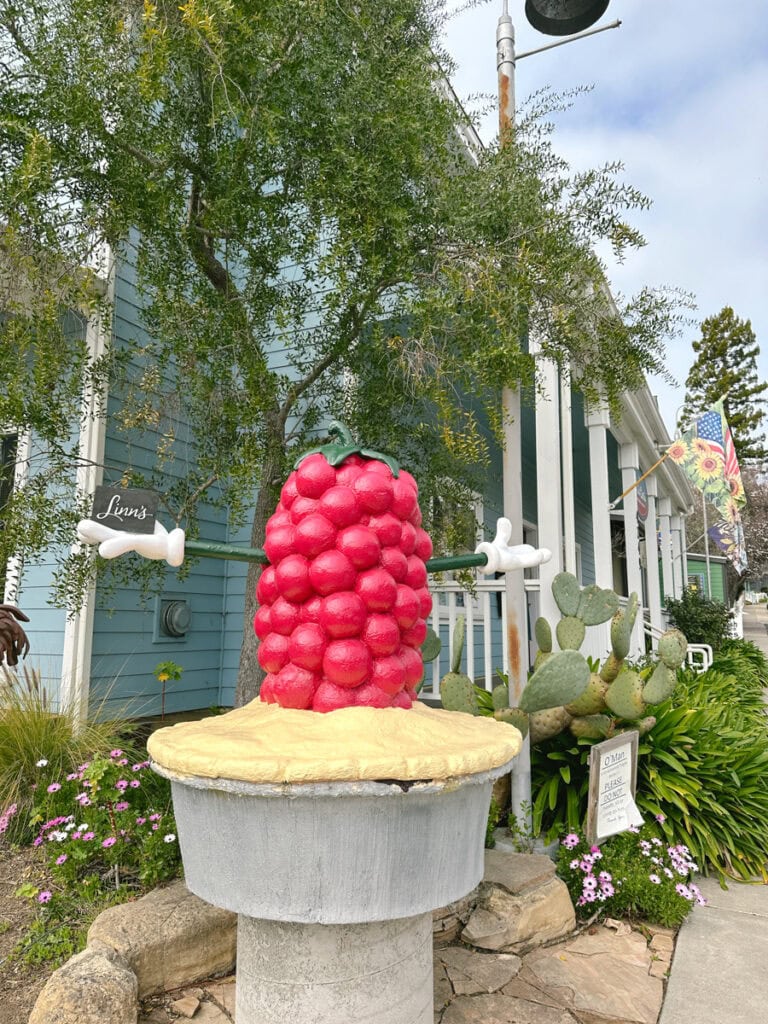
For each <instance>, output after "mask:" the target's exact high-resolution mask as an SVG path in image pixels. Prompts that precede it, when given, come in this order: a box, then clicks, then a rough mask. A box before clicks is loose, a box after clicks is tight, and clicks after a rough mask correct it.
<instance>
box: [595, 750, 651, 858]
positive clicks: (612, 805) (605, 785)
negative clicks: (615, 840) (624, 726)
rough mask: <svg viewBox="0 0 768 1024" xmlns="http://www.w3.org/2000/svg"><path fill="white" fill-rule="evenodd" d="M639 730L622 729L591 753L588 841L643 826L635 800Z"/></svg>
mask: <svg viewBox="0 0 768 1024" xmlns="http://www.w3.org/2000/svg"><path fill="white" fill-rule="evenodd" d="M639 740H640V733H639V732H637V730H633V731H631V732H623V733H621V735H619V736H614V737H613V738H612V739H610V740H605V741H604V742H603V743H595V745H594V746H593V747H592V749H591V751H590V755H589V801H588V805H587V840H588V842H590V843H600V842H602V840H603V839H607V838H608V836H613V835H616V833H617V832H625V831H626V830H627V829H628V828H629V827H630V825H638V826H639V825H642V824H643V816H642V815H641V814H640V811H639V810H638V809H637V804H636V803H635V789H636V787H637V747H638V742H639Z"/></svg>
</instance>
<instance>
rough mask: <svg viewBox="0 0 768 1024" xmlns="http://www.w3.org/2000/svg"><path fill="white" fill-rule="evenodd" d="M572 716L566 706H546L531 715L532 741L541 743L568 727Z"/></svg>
mask: <svg viewBox="0 0 768 1024" xmlns="http://www.w3.org/2000/svg"><path fill="white" fill-rule="evenodd" d="M570 721H571V716H570V715H569V714H568V712H567V711H566V710H565V708H562V707H559V708H545V709H544V710H542V711H535V712H534V713H533V714H532V715H530V728H531V743H541V742H542V741H543V740H550V739H552V737H553V736H557V735H558V733H561V732H562V731H563V729H567V728H568V724H569V722H570Z"/></svg>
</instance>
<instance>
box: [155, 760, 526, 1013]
mask: <svg viewBox="0 0 768 1024" xmlns="http://www.w3.org/2000/svg"><path fill="white" fill-rule="evenodd" d="M511 765H512V761H506V762H505V763H503V764H500V765H499V766H498V767H496V768H493V769H491V770H489V771H483V772H475V773H471V774H467V775H462V776H460V777H457V778H449V779H444V780H432V781H403V782H395V781H392V780H382V781H380V782H373V781H360V782H331V783H329V782H315V783H296V784H293V783H291V784H282V785H280V784H272V783H253V782H245V781H238V780H235V779H229V778H208V777H201V776H193V775H179V774H176V773H175V772H173V771H171V770H169V769H167V768H164V767H162V766H161V765H158V764H155V765H154V767H155V770H156V771H158V772H159V773H160V774H161V775H165V776H166V777H167V778H169V779H170V780H171V784H172V790H173V804H174V811H175V815H176V826H177V832H178V835H179V843H180V845H181V852H182V857H183V860H184V872H185V879H186V883H187V886H188V888H189V889H190V890H191V891H192V892H194V893H196V894H197V895H198V896H200V897H202V899H204V900H207V901H208V902H209V903H213V904H214V905H216V906H219V907H225V908H226V909H229V910H234V911H235V912H236V913H237V914H238V940H237V1021H238V1024H287V1022H290V1024H352V1022H354V1024H431V1022H432V998H433V997H432V913H431V912H432V910H434V909H435V908H436V907H441V906H445V905H446V904H448V903H452V902H453V901H455V900H458V899H460V898H461V897H463V896H465V895H466V894H467V893H468V892H470V891H471V890H472V889H474V888H475V886H476V885H477V884H478V883H479V882H480V880H481V878H482V875H483V867H484V847H483V843H484V838H485V827H486V820H487V816H488V805H489V803H490V797H491V787H492V784H493V781H494V779H496V778H497V777H498V776H500V775H503V774H505V773H507V772H508V771H509V770H510V767H511Z"/></svg>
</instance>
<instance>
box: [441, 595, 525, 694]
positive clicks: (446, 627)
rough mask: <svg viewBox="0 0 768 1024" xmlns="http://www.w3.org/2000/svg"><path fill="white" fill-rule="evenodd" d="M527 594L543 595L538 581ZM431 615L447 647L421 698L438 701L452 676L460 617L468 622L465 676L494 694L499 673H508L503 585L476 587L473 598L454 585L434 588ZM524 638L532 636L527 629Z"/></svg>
mask: <svg viewBox="0 0 768 1024" xmlns="http://www.w3.org/2000/svg"><path fill="white" fill-rule="evenodd" d="M525 589H526V592H527V593H528V594H529V605H530V601H531V595H533V594H535V593H537V592H538V590H539V581H538V580H537V579H530V580H526V581H525ZM431 590H432V599H433V600H432V614H431V616H430V619H429V625H430V626H431V627H432V629H433V630H434V631H435V633H437V635H438V636H439V637H440V639H441V641H442V645H443V646H442V649H441V651H440V654H439V656H438V657H437V658H435V660H434V661H433V662H431V663H430V664H428V665H427V666H426V678H425V680H424V686H423V689H422V691H421V696H422V697H427V698H439V697H440V680H441V678H442V677H443V676H444V675H445V673H446V672H448V671H450V667H451V661H452V659H453V630H454V627H455V625H456V620H457V618H458V617H459V616H460V615H463V616H464V618H465V623H466V629H465V640H464V651H463V654H462V659H461V671H463V672H466V674H467V675H468V676H469V677H470V679H474V680H475V682H477V683H479V684H480V685H482V686H484V687H485V689H486V690H492V689H493V687H494V686H496V685H497V684H498V683H499V681H500V680H499V677H498V675H497V670H498V669H501V671H502V672H504V673H505V674H506V673H507V672H508V671H509V651H508V647H507V608H506V602H505V601H504V580H503V578H502V579H480V580H477V581H476V582H475V592H474V594H470V593H469V592H468V591H466V590H464V588H463V587H461V586H460V584H458V583H456V582H455V581H452V580H451V581H444V582H442V583H433V584H432V587H431ZM521 632H523V634H524V636H525V637H526V642H527V637H528V636H529V635H530V630H529V627H528V623H527V622H525V623H523V624H522V627H521Z"/></svg>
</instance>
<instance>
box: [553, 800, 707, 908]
mask: <svg viewBox="0 0 768 1024" xmlns="http://www.w3.org/2000/svg"><path fill="white" fill-rule="evenodd" d="M657 821H658V823H659V824H662V823H663V822H664V816H663V815H658V818H657ZM697 868H698V865H697V864H696V862H695V860H694V859H693V858H692V856H691V853H690V850H689V849H688V847H687V846H685V845H682V844H678V845H671V844H670V843H669V842H668V841H665V840H664V839H663V838H662V837H660V836H659V834H658V832H657V831H656V830H655V829H654V828H653V827H651V826H650V825H644V826H643V827H642V828H636V827H632V828H630V829H629V830H628V831H627V832H622V833H620V834H618V835H615V836H611V837H610V838H609V839H607V840H606V841H605V842H604V843H603V844H602V845H601V846H590V845H589V844H588V843H587V841H586V839H584V838H583V836H580V835H579V834H578V833H577V832H570V833H569V834H568V835H566V836H565V838H564V839H563V840H562V842H561V845H560V850H559V853H558V874H559V875H560V877H561V878H562V879H563V880H564V881H565V883H566V885H567V886H568V891H569V893H570V895H571V899H572V900H573V904H574V907H575V908H576V914H577V916H578V917H591V916H592V915H593V914H594V913H595V911H598V912H599V913H601V914H605V915H606V916H609V917H625V916H629V917H634V918H641V919H643V920H644V921H648V922H649V923H650V924H661V925H665V926H667V927H676V926H677V925H679V924H681V923H682V921H683V920H684V918H685V917H686V915H687V914H688V912H689V911H690V910H691V908H692V907H693V905H694V904H696V903H698V904H700V905H701V904H704V903H705V902H706V901H705V899H704V897H703V896H702V894H701V891H700V889H699V888H698V886H697V885H696V883H695V882H693V881H691V874H692V872H694V871H696V870H697Z"/></svg>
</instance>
